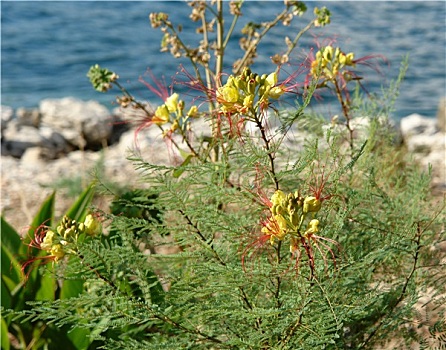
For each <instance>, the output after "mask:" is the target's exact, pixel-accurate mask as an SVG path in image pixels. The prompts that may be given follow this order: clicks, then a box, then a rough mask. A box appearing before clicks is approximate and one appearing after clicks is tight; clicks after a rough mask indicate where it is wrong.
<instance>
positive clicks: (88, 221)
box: [84, 214, 101, 236]
mask: <svg viewBox="0 0 446 350" xmlns="http://www.w3.org/2000/svg"><path fill="white" fill-rule="evenodd" d="M84 225H85V233H86V234H87V235H89V236H94V235H96V234H97V233H99V231H100V229H101V227H100V226H101V225H100V223H99V221H98V220H97V219H96V218H95V217H94V216H93V215H91V214H88V215H87V217H86V218H85V220H84Z"/></svg>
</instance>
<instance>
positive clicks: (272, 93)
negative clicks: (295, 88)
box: [268, 86, 285, 99]
mask: <svg viewBox="0 0 446 350" xmlns="http://www.w3.org/2000/svg"><path fill="white" fill-rule="evenodd" d="M284 92H285V91H284V90H283V89H282V87H280V86H274V87H272V88H271V89H270V90H269V92H268V97H271V98H274V99H278V98H279V97H280V96H282V95H283V93H284Z"/></svg>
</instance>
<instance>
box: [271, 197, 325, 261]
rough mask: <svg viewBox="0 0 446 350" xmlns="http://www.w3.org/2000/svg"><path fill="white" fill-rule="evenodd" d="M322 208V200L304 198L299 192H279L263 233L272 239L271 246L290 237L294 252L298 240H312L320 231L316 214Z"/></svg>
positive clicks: (272, 201)
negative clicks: (286, 193)
mask: <svg viewBox="0 0 446 350" xmlns="http://www.w3.org/2000/svg"><path fill="white" fill-rule="evenodd" d="M321 206H322V202H321V200H320V199H317V198H316V197H314V196H306V197H303V196H301V195H300V193H299V191H296V192H295V193H289V194H288V195H285V193H284V192H283V191H281V190H277V191H276V192H275V193H274V194H273V196H272V197H271V206H270V212H271V217H269V218H268V219H267V221H266V222H265V223H264V226H263V228H262V232H263V233H265V234H266V235H268V236H269V237H270V242H271V244H274V242H275V240H276V239H278V240H280V241H282V240H284V239H285V238H286V237H287V236H289V237H290V239H291V242H290V250H291V251H292V252H293V251H294V250H295V247H296V242H297V239H300V238H311V235H313V234H315V233H317V232H318V231H319V229H318V226H319V220H317V219H315V214H316V213H317V212H318V211H319V210H320V209H321ZM305 224H307V225H306V228H305V230H304V229H303V227H304V226H305Z"/></svg>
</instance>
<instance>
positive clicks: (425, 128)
mask: <svg viewBox="0 0 446 350" xmlns="http://www.w3.org/2000/svg"><path fill="white" fill-rule="evenodd" d="M400 130H401V134H402V137H403V139H404V140H406V139H407V138H409V137H411V136H413V135H420V134H424V135H433V134H435V133H436V132H437V131H438V128H437V121H436V120H435V119H432V118H426V117H423V116H421V115H419V114H416V113H415V114H411V115H409V116H407V117H405V118H403V119H401V122H400Z"/></svg>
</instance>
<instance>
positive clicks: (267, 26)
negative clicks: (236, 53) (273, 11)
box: [234, 9, 288, 75]
mask: <svg viewBox="0 0 446 350" xmlns="http://www.w3.org/2000/svg"><path fill="white" fill-rule="evenodd" d="M287 13H288V10H287V9H285V10H283V11H282V12H281V13H280V14H279V15H278V16H277V17H276V18H275V19H274V20H273V21H272V22H268V23H266V24H265V29H264V30H263V31H262V32H261V33H260V34H259V36H258V38H257V39H255V40H253V41H252V42H251V44H250V45H249V47H248V49H247V50H246V51H245V54H244V56H243V58H242V59H241V60H240V62H239V64H238V66H237V67H234V74H235V75H237V74H240V72H241V71H242V69H243V67H244V66H245V64H246V61H247V60H248V59H249V57H250V56H251V54H252V52H253V51H254V50H255V49H256V47H257V46H258V45H259V43H260V41H261V40H262V38H263V37H264V36H265V35H266V34H267V33H268V32H269V31H270V29H271V28H273V27H274V26H275V25H276V24H277V23H279V21H280V20H281V19H282V18H283V17H284V16H285V15H286V14H287Z"/></svg>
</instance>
